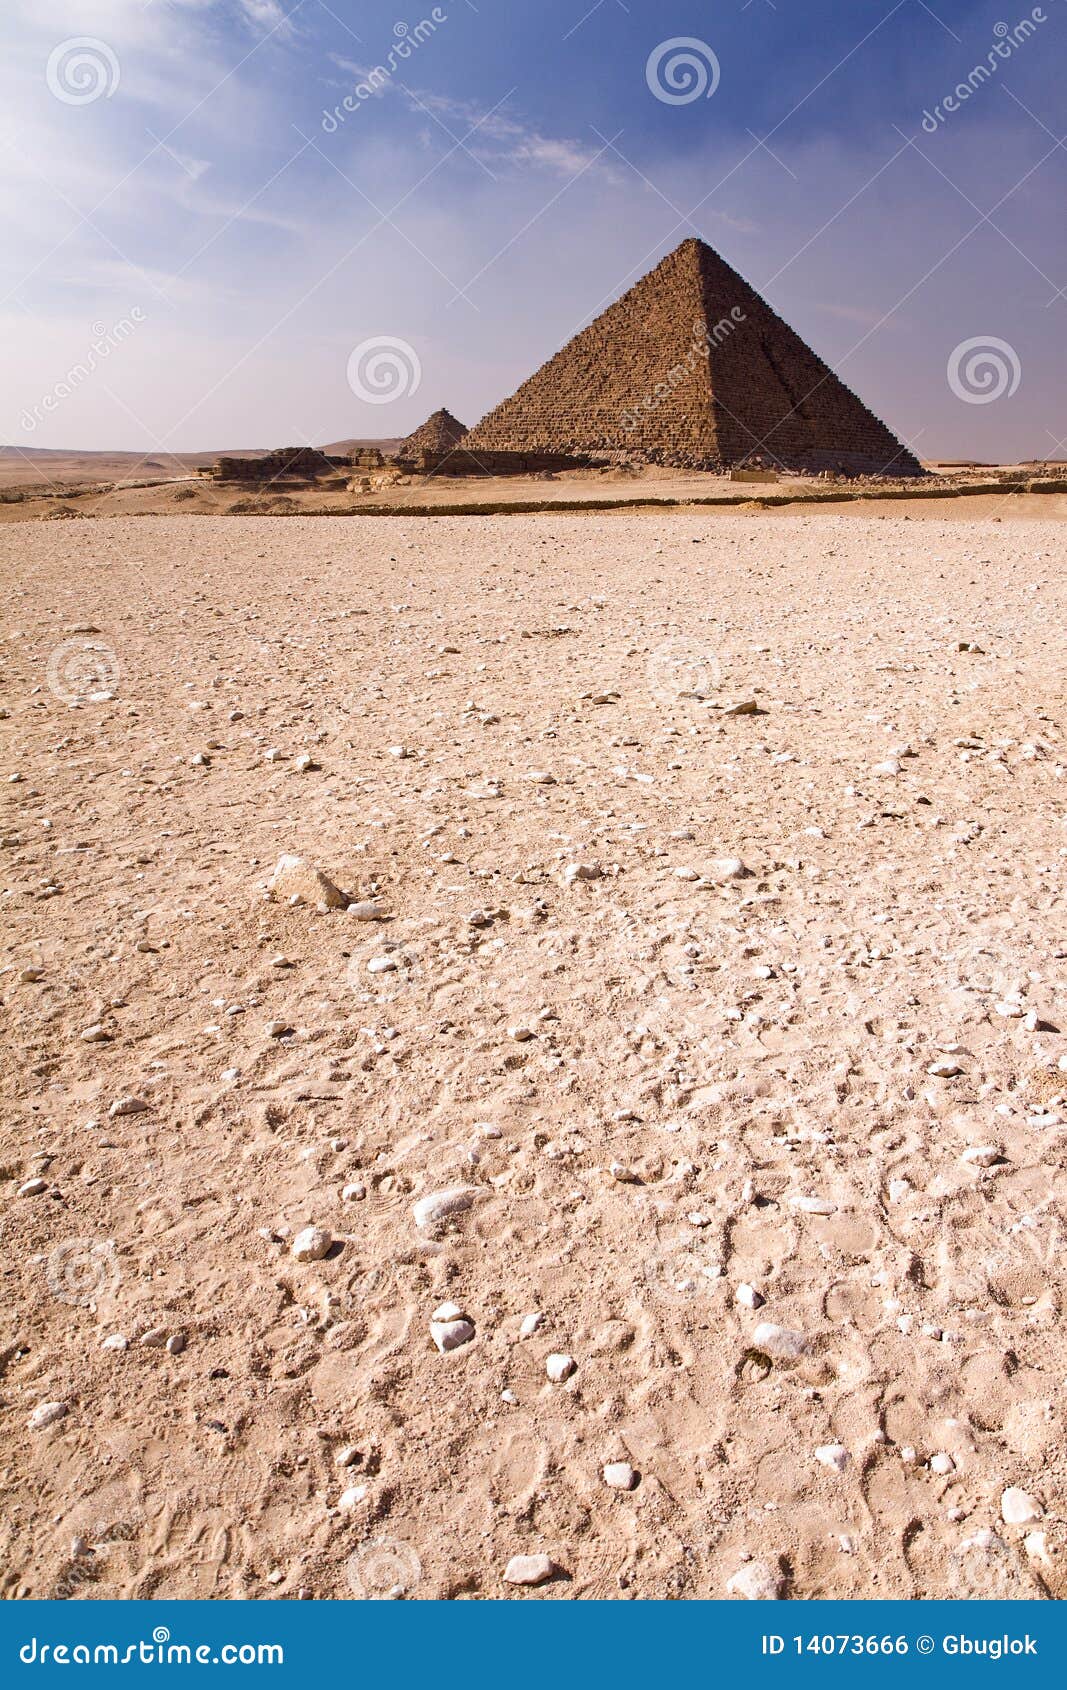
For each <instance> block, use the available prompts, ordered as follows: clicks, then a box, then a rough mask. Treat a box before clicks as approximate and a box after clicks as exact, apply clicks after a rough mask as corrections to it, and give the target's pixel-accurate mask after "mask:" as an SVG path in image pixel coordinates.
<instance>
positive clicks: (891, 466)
mask: <svg viewBox="0 0 1067 1690" xmlns="http://www.w3.org/2000/svg"><path fill="white" fill-rule="evenodd" d="M464 446H465V447H468V448H469V449H470V451H471V452H472V453H478V454H479V455H480V454H482V453H483V452H491V451H511V452H561V453H567V454H574V455H579V456H580V455H583V454H592V455H594V456H607V457H609V458H614V459H619V458H630V459H634V460H636V461H638V462H645V463H657V464H668V465H675V466H677V467H679V468H684V469H702V470H718V471H724V470H727V469H729V468H731V467H734V466H738V467H740V466H747V467H749V468H766V469H788V470H797V471H802V472H806V473H809V474H810V473H819V472H822V471H830V472H831V473H835V474H845V475H857V474H865V475H883V474H885V475H894V476H898V475H918V474H921V473H922V471H921V469H920V466H919V464H918V462H917V460H916V459H915V458H914V457H913V456H912V454H911V453H910V452H909V451H908V450H907V448H906V447H904V446H902V445H901V444H900V442H899V441H898V440H896V439H895V438H894V436H893V435H892V434H891V433H890V431H889V429H888V428H886V427H885V425H884V424H883V423H881V422H879V421H878V419H877V417H875V416H873V415H872V414H871V412H870V411H868V409H867V407H866V406H865V405H864V404H863V403H862V402H861V401H860V400H859V399H858V398H857V397H856V395H855V394H854V393H852V392H851V390H850V389H849V388H847V387H845V385H844V383H843V382H841V381H839V380H838V378H837V376H835V375H834V373H833V372H832V370H830V368H829V367H828V366H827V365H826V364H824V363H823V361H822V359H821V358H819V357H817V356H816V354H815V353H814V352H812V351H811V350H810V349H809V348H808V347H807V346H805V344H804V342H803V341H802V340H801V339H800V337H799V335H797V334H796V333H795V332H794V330H793V329H791V328H790V327H789V325H788V324H787V323H784V322H783V321H782V319H781V318H780V317H779V316H778V315H777V314H776V313H775V312H774V311H772V310H771V308H770V306H769V305H768V304H767V303H766V301H765V300H762V299H761V298H760V296H759V295H758V294H757V293H755V292H754V290H753V289H752V288H750V287H749V285H748V283H747V282H746V281H744V280H743V279H742V278H741V277H740V276H739V275H738V274H737V272H736V271H735V270H732V269H731V268H730V266H729V265H728V264H726V263H725V262H724V261H723V259H721V258H720V257H719V256H718V254H717V253H714V252H713V251H712V250H711V248H710V247H709V246H707V245H706V244H705V243H704V242H703V241H699V240H687V241H683V242H682V244H681V246H680V247H678V248H677V249H676V250H675V251H674V252H672V253H671V254H670V255H669V256H668V257H667V258H665V259H664V260H663V261H662V263H660V264H659V265H657V267H656V268H655V269H654V270H652V271H651V272H650V273H649V274H648V275H647V276H645V277H643V278H642V280H641V281H639V282H638V283H637V284H636V285H635V286H634V287H632V288H631V289H630V291H629V292H628V293H626V294H624V295H623V297H622V298H621V299H619V300H617V301H616V302H615V304H614V305H609V307H608V309H607V310H606V311H605V312H603V313H602V315H601V316H599V317H598V318H597V319H596V321H595V322H593V323H591V324H590V325H589V327H588V328H586V329H583V330H582V331H581V332H580V333H579V334H578V335H576V336H575V337H574V339H573V340H571V341H569V342H568V343H567V345H566V346H564V347H563V348H562V350H561V351H559V352H557V353H556V355H555V357H553V358H550V359H549V360H548V362H547V364H544V365H543V366H542V368H541V369H540V370H538V372H537V374H536V375H534V376H531V377H530V379H529V381H526V382H524V383H523V385H522V386H521V387H520V388H519V389H518V391H517V392H516V393H514V394H513V395H512V397H511V398H510V399H506V400H505V401H504V403H503V404H502V405H498V406H497V408H496V410H494V411H491V412H490V413H489V415H488V416H487V417H483V419H482V421H481V422H480V423H478V425H477V426H476V427H475V428H473V429H472V430H471V432H470V433H469V435H468V436H467V438H466V440H465V441H464Z"/></svg>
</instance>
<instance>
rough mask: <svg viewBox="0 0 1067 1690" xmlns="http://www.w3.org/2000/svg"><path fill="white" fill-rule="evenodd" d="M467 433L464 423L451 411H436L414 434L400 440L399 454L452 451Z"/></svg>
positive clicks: (399, 455)
mask: <svg viewBox="0 0 1067 1690" xmlns="http://www.w3.org/2000/svg"><path fill="white" fill-rule="evenodd" d="M466 433H467V430H466V429H465V428H464V426H463V424H462V423H461V422H459V421H457V419H456V418H455V417H454V416H453V415H452V412H451V411H446V410H443V409H442V410H440V411H435V412H434V414H433V416H432V417H427V418H426V421H425V422H424V423H423V425H422V427H421V428H417V429H416V430H415V432H414V434H409V435H408V437H407V439H406V440H402V441H401V442H400V445H399V447H398V448H397V456H398V457H400V458H410V457H414V456H416V455H417V454H418V453H419V452H451V450H452V448H453V447H454V446H458V445H459V443H460V441H461V440H462V439H463V438H464V437H465V435H466Z"/></svg>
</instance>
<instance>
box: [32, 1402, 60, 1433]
mask: <svg viewBox="0 0 1067 1690" xmlns="http://www.w3.org/2000/svg"><path fill="white" fill-rule="evenodd" d="M69 1412H70V1410H69V1407H68V1404H67V1403H65V1402H39V1403H38V1404H37V1407H36V1408H35V1409H34V1411H33V1413H32V1414H31V1415H30V1418H29V1423H28V1429H29V1430H30V1431H31V1432H43V1431H44V1429H45V1427H46V1426H54V1425H55V1423H56V1421H57V1420H62V1419H63V1418H64V1416H65V1415H67V1414H68V1413H69Z"/></svg>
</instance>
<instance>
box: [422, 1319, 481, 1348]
mask: <svg viewBox="0 0 1067 1690" xmlns="http://www.w3.org/2000/svg"><path fill="white" fill-rule="evenodd" d="M430 1337H431V1338H432V1339H433V1341H434V1343H435V1344H436V1345H437V1348H438V1349H439V1350H440V1352H441V1354H442V1355H447V1353H448V1351H449V1350H458V1349H459V1348H460V1347H461V1345H463V1344H469V1343H470V1341H471V1339H472V1338H473V1337H474V1327H473V1326H472V1325H471V1323H470V1321H469V1320H463V1319H462V1318H461V1319H458V1320H431V1322H430Z"/></svg>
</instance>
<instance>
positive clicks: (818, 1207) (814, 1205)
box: [789, 1197, 837, 1215]
mask: <svg viewBox="0 0 1067 1690" xmlns="http://www.w3.org/2000/svg"><path fill="white" fill-rule="evenodd" d="M789 1205H790V1208H793V1209H799V1210H800V1211H801V1213H802V1214H805V1215H833V1214H836V1213H837V1204H836V1203H831V1202H830V1199H829V1198H828V1197H791V1198H790V1199H789Z"/></svg>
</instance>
